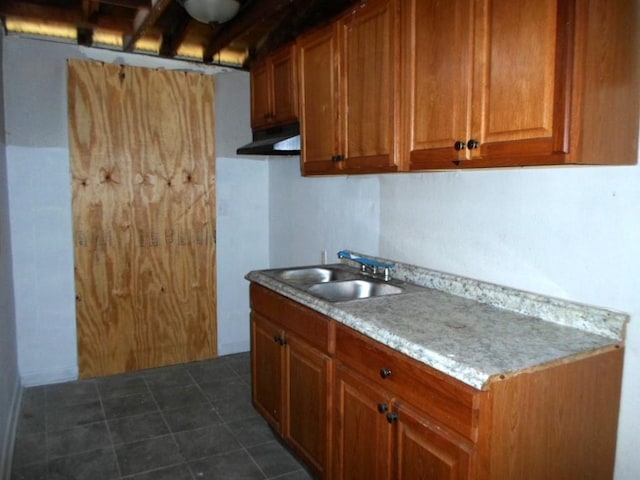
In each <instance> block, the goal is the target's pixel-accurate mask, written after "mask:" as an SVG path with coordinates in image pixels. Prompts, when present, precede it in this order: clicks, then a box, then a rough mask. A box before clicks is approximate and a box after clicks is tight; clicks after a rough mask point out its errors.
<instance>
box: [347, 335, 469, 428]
mask: <svg viewBox="0 0 640 480" xmlns="http://www.w3.org/2000/svg"><path fill="white" fill-rule="evenodd" d="M335 335H336V341H335V350H336V353H335V357H336V358H337V359H338V360H340V361H342V362H344V363H345V364H347V365H348V366H349V367H350V368H353V369H354V370H357V371H359V372H360V373H361V374H363V375H364V376H365V377H366V378H367V379H368V380H370V381H372V382H375V383H376V384H378V385H381V386H383V387H384V388H385V389H387V390H388V391H390V392H392V393H393V394H394V395H396V396H398V397H399V398H401V399H402V400H404V401H406V402H407V403H410V404H411V405H413V406H414V407H417V408H420V409H421V410H422V411H423V412H425V413H427V414H428V415H430V416H431V417H433V418H434V419H435V420H437V421H439V422H441V423H442V424H443V425H445V426H446V427H448V428H451V429H452V430H454V431H456V432H458V433H460V434H461V435H463V436H464V437H466V438H468V439H470V440H472V441H476V440H477V429H478V428H477V427H478V426H477V423H478V420H477V419H478V409H479V401H480V394H481V392H479V391H478V390H476V389H474V388H472V387H470V386H468V385H465V384H463V383H461V382H458V381H456V380H453V379H451V378H450V377H447V376H446V375H444V374H442V373H440V372H438V371H436V370H434V369H433V368H430V367H428V366H427V365H424V364H422V363H420V362H418V361H416V360H413V359H411V358H409V357H407V356H406V355H403V354H401V353H398V352H396V351H394V350H392V349H390V348H388V347H386V346H384V345H382V344H381V343H379V342H376V341H375V340H372V339H370V338H367V337H365V336H364V335H362V334H360V333H358V332H356V331H355V330H352V329H351V328H348V327H345V326H343V325H337V326H336V332H335ZM385 370H386V372H385V375H384V376H383V371H385Z"/></svg>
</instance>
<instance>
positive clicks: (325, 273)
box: [277, 267, 353, 285]
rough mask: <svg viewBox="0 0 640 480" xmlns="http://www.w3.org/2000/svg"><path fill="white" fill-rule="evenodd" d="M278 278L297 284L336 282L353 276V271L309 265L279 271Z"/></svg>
mask: <svg viewBox="0 0 640 480" xmlns="http://www.w3.org/2000/svg"><path fill="white" fill-rule="evenodd" d="M277 276H278V278H280V280H282V281H284V282H288V283H293V284H297V285H304V284H307V285H311V284H313V283H325V282H335V281H338V280H346V279H349V278H353V273H351V272H345V271H344V270H339V269H335V268H325V267H308V268H292V269H289V270H282V271H280V272H278V273H277Z"/></svg>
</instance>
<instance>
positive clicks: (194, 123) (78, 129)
mask: <svg viewBox="0 0 640 480" xmlns="http://www.w3.org/2000/svg"><path fill="white" fill-rule="evenodd" d="M68 67H69V68H68V73H69V75H68V100H69V132H70V138H69V143H70V151H71V169H72V182H73V187H72V191H73V221H74V240H75V248H74V250H75V280H76V293H77V298H76V303H77V308H76V312H77V327H78V357H79V367H80V375H81V376H82V377H91V376H97V375H107V374H113V373H119V372H125V371H132V370H139V369H144V368H149V367H156V366H161V365H169V364H175V363H181V362H188V361H193V360H200V359H205V358H211V357H214V356H216V345H217V340H216V275H215V271H216V269H215V253H216V240H215V155H214V118H213V100H214V87H213V79H212V78H211V77H208V76H205V75H200V74H191V73H184V72H173V71H162V70H149V69H142V68H133V67H126V66H118V65H105V64H102V63H96V62H84V61H70V62H69V64H68Z"/></svg>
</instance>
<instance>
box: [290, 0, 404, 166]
mask: <svg viewBox="0 0 640 480" xmlns="http://www.w3.org/2000/svg"><path fill="white" fill-rule="evenodd" d="M397 9H398V7H397V0H372V1H369V2H367V3H365V4H363V5H362V6H361V7H359V8H358V9H356V10H354V11H353V12H350V13H349V14H347V15H345V16H344V17H342V18H341V19H340V20H339V21H337V22H336V23H335V24H333V25H331V26H329V27H325V28H323V29H321V30H317V31H314V32H312V33H310V34H308V35H305V36H303V37H301V38H300V40H299V43H298V47H299V52H300V84H301V123H302V142H303V147H302V171H303V173H304V174H318V173H368V172H385V171H395V170H397V166H396V159H397V148H398V147H397V145H396V141H395V139H396V133H397V119H398V115H397V113H396V109H397V108H398V102H397V101H396V95H397V93H398V90H397V85H398V82H397V75H398V55H397V53H398V48H399V44H398V33H397V32H398V27H397V22H398V13H397Z"/></svg>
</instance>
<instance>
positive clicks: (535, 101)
mask: <svg viewBox="0 0 640 480" xmlns="http://www.w3.org/2000/svg"><path fill="white" fill-rule="evenodd" d="M573 3H574V2H572V1H559V0H521V1H518V2H513V1H510V0H476V2H475V4H476V7H475V9H476V12H475V14H476V17H477V18H479V19H482V20H481V21H480V22H478V23H477V24H476V30H475V31H476V35H475V40H474V44H475V51H474V59H475V64H474V89H473V94H472V95H473V104H472V107H471V108H472V112H473V117H472V125H471V138H472V139H473V140H477V141H478V143H479V147H478V148H477V149H475V150H473V151H472V158H474V159H475V158H477V159H482V160H485V159H486V160H491V159H492V160H494V161H495V160H497V159H500V158H503V159H505V163H504V164H506V165H509V164H511V165H517V164H518V163H519V161H518V158H523V159H526V158H527V157H535V156H545V155H548V156H549V155H552V154H554V153H558V154H560V153H562V152H565V151H568V145H567V143H568V139H567V138H565V133H566V132H568V128H569V125H568V122H569V113H568V112H569V110H570V109H569V103H568V98H569V90H570V79H571V69H570V64H569V58H568V52H570V50H571V48H572V43H571V42H572V28H573V23H574V22H573V21H572V15H573V13H572V9H573V8H574V5H573ZM547 163H549V161H548V160H547Z"/></svg>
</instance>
